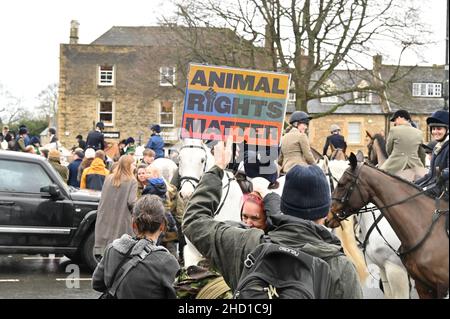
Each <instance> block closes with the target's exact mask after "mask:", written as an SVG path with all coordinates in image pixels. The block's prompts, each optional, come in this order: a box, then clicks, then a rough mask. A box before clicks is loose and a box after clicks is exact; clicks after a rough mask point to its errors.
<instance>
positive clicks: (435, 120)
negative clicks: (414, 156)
mask: <svg viewBox="0 0 450 319" xmlns="http://www.w3.org/2000/svg"><path fill="white" fill-rule="evenodd" d="M448 115H449V114H448V111H444V110H440V111H436V112H434V113H433V114H432V115H431V116H430V117H428V118H427V124H428V126H429V127H430V129H431V134H432V135H433V137H434V138H435V140H436V141H437V142H438V143H437V144H436V146H435V147H434V149H433V153H432V156H431V162H430V171H429V172H428V174H426V175H425V176H424V177H422V178H420V179H418V180H417V181H415V184H417V185H419V186H421V187H425V186H428V185H432V184H434V183H438V185H437V187H434V188H432V189H430V190H429V192H430V193H431V194H432V195H434V196H440V195H441V193H442V191H444V192H445V196H444V198H445V199H446V200H447V201H448V177H449V176H448V175H449V172H448V125H449V119H448ZM435 127H440V128H444V129H445V133H444V134H442V133H438V132H439V131H441V132H442V129H440V130H434V129H433V128H435Z"/></svg>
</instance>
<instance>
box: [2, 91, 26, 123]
mask: <svg viewBox="0 0 450 319" xmlns="http://www.w3.org/2000/svg"><path fill="white" fill-rule="evenodd" d="M24 113H25V108H24V107H23V106H22V99H21V98H18V97H16V96H14V95H12V94H11V92H9V91H8V90H7V89H6V88H5V87H4V86H3V85H2V84H1V83H0V123H4V124H14V123H16V122H18V121H20V119H21V118H22V115H23V114H24Z"/></svg>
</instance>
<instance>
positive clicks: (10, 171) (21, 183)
mask: <svg viewBox="0 0 450 319" xmlns="http://www.w3.org/2000/svg"><path fill="white" fill-rule="evenodd" d="M99 200H100V192H96V191H87V190H79V189H76V188H73V187H71V186H68V185H67V184H66V183H65V182H64V181H63V180H62V179H61V177H60V175H59V174H58V172H56V170H55V169H54V168H53V167H52V166H51V165H50V164H49V163H48V162H47V160H46V159H45V158H44V157H42V156H38V155H34V154H25V153H20V152H12V151H0V253H9V254H16V253H21V254H48V253H57V254H65V255H66V256H68V257H69V258H71V259H72V260H73V261H74V262H84V263H85V264H86V265H87V266H88V267H89V268H90V269H91V270H94V269H95V267H96V265H97V259H96V258H95V256H94V254H93V247H94V229H95V220H96V216H97V207H98V202H99Z"/></svg>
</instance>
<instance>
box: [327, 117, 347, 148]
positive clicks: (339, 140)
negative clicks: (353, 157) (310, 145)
mask: <svg viewBox="0 0 450 319" xmlns="http://www.w3.org/2000/svg"><path fill="white" fill-rule="evenodd" d="M330 131H331V135H329V136H328V137H327V141H326V142H325V146H324V147H323V152H322V154H323V155H327V152H328V147H329V146H330V145H331V146H332V147H331V149H332V150H333V151H334V150H336V149H338V148H339V149H342V151H343V152H344V154H345V152H346V150H347V143H346V142H345V140H344V137H343V136H342V135H340V134H339V132H340V131H341V128H340V127H339V126H338V125H336V124H333V125H331V129H330Z"/></svg>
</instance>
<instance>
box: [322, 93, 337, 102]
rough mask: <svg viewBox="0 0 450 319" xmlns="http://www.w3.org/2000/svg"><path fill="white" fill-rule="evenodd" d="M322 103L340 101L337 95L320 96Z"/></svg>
mask: <svg viewBox="0 0 450 319" xmlns="http://www.w3.org/2000/svg"><path fill="white" fill-rule="evenodd" d="M320 102H321V103H338V102H339V99H338V96H337V95H333V96H325V97H321V98H320Z"/></svg>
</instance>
